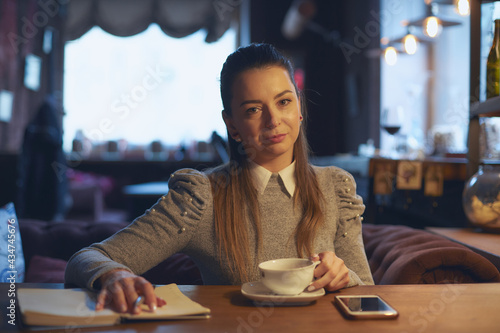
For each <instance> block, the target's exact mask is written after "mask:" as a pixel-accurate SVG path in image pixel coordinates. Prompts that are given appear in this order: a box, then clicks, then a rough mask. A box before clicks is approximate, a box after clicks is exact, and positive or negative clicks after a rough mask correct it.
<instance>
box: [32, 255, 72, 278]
mask: <svg viewBox="0 0 500 333" xmlns="http://www.w3.org/2000/svg"><path fill="white" fill-rule="evenodd" d="M65 269H66V260H62V259H57V258H50V257H44V256H39V255H35V256H33V258H31V261H30V264H29V266H28V269H27V270H26V278H25V282H39V283H40V282H41V283H64V270H65Z"/></svg>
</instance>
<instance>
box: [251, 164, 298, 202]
mask: <svg viewBox="0 0 500 333" xmlns="http://www.w3.org/2000/svg"><path fill="white" fill-rule="evenodd" d="M250 172H251V174H252V178H253V181H254V184H255V188H256V189H257V192H258V193H259V194H263V193H264V190H265V189H266V186H267V183H268V182H269V179H271V176H272V174H273V173H272V172H271V171H269V170H267V169H266V168H264V167H263V166H260V165H258V164H257V163H254V162H250ZM278 175H279V177H280V178H281V180H282V181H283V184H285V188H286V190H287V192H288V194H289V195H290V196H291V197H293V193H294V192H295V161H293V162H292V163H291V164H290V165H289V166H287V167H286V168H284V169H283V170H281V171H279V172H278Z"/></svg>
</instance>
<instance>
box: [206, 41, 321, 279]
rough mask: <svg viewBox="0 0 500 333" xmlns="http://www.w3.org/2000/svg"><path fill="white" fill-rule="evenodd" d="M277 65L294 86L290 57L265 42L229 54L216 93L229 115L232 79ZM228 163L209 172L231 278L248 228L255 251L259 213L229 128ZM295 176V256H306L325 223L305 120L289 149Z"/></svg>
mask: <svg viewBox="0 0 500 333" xmlns="http://www.w3.org/2000/svg"><path fill="white" fill-rule="evenodd" d="M269 66H280V67H282V68H284V69H286V70H287V72H288V74H289V75H290V79H291V80H292V82H293V85H294V86H295V91H296V93H297V96H298V97H301V96H300V92H299V90H298V89H297V85H296V83H295V80H294V70H293V67H292V65H291V63H290V61H289V60H288V59H287V58H286V57H284V56H283V55H282V54H281V53H280V52H278V51H277V50H276V49H275V48H274V47H273V46H271V45H269V44H251V45H249V46H246V47H240V48H238V49H237V50H236V51H235V52H234V53H232V54H231V55H229V56H228V57H227V59H226V62H225V63H224V66H223V67H222V71H221V78H220V79H221V83H220V89H221V97H222V103H223V106H224V112H225V113H226V115H227V116H229V117H231V116H232V111H231V106H230V105H231V100H232V86H233V83H234V80H235V78H236V77H237V76H238V75H239V74H240V73H242V72H243V71H245V70H248V69H253V68H265V67H269ZM300 101H301V111H302V115H303V117H304V118H306V108H305V101H304V98H303V97H301V98H300ZM228 144H229V158H230V161H229V163H228V165H222V166H220V167H217V168H215V169H213V170H212V171H211V172H210V173H209V178H210V181H211V185H212V192H213V197H214V217H215V233H216V237H217V246H218V251H219V255H220V256H221V257H222V258H224V259H227V261H228V264H229V267H230V269H231V271H232V273H233V276H234V278H235V280H237V281H239V282H243V281H246V280H247V278H248V264H249V262H250V257H251V256H250V248H249V239H248V237H249V236H248V229H249V228H250V229H251V228H253V229H254V231H255V234H256V238H257V239H256V243H257V251H258V250H259V248H260V247H261V242H262V240H261V223H260V211H259V205H258V200H257V190H256V189H255V186H254V184H253V181H252V178H251V174H250V169H249V160H250V158H249V154H251V152H249V151H248V150H245V148H244V146H243V144H242V143H241V142H237V141H235V140H234V139H233V138H232V137H231V135H230V134H229V132H228ZM293 153H294V159H295V161H296V162H295V163H296V166H295V178H296V183H297V186H296V188H295V193H294V196H293V198H294V205H295V206H298V207H300V208H301V211H302V217H301V221H300V223H299V224H298V226H297V228H296V230H295V235H294V236H295V240H296V246H297V251H298V253H299V256H301V257H302V256H309V255H311V254H312V253H313V251H314V244H313V241H314V237H315V235H316V232H317V230H318V227H319V226H320V225H321V224H322V223H323V222H324V216H323V211H322V202H323V195H322V193H321V190H320V188H319V184H318V180H317V178H316V174H315V173H314V170H313V168H312V166H311V165H310V164H309V160H308V155H309V147H308V145H307V141H306V133H305V122H303V123H302V125H301V127H300V131H299V135H298V138H297V140H296V142H295V145H294V149H293Z"/></svg>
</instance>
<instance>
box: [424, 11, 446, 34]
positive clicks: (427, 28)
mask: <svg viewBox="0 0 500 333" xmlns="http://www.w3.org/2000/svg"><path fill="white" fill-rule="evenodd" d="M422 28H423V31H424V34H425V35H426V36H428V37H431V38H435V37H437V36H439V34H440V33H441V31H443V25H442V24H441V20H440V19H438V18H437V17H436V16H429V17H426V18H425V19H424V21H423V22H422Z"/></svg>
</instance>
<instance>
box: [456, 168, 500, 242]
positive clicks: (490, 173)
mask: <svg viewBox="0 0 500 333" xmlns="http://www.w3.org/2000/svg"><path fill="white" fill-rule="evenodd" d="M462 203H463V207H464V211H465V214H466V215H467V218H468V219H469V221H470V222H471V224H472V225H473V226H476V227H479V228H481V229H483V230H484V231H492V232H500V166H499V165H481V166H479V170H478V172H476V173H475V174H474V175H473V176H472V177H471V178H470V179H469V180H468V181H467V183H466V184H465V187H464V192H463V195H462Z"/></svg>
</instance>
